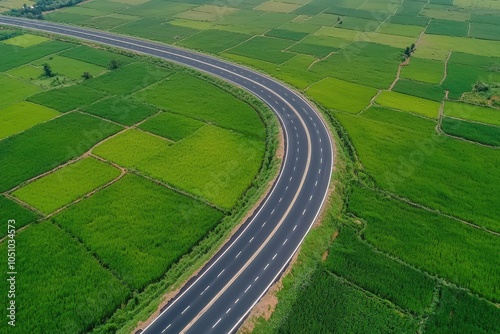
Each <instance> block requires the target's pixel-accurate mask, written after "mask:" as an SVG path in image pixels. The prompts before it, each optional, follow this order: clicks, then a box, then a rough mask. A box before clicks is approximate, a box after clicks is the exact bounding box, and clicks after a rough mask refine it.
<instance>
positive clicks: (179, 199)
mask: <svg viewBox="0 0 500 334" xmlns="http://www.w3.org/2000/svg"><path fill="white" fill-rule="evenodd" d="M221 218H222V213H221V212H220V211H218V210H216V209H214V208H211V207H209V206H207V205H206V204H203V203H200V202H197V201H195V200H193V199H191V198H189V197H186V196H184V195H181V194H178V193H176V192H174V191H173V190H170V189H167V188H165V187H162V186H159V185H156V184H154V183H153V182H151V181H149V180H146V179H144V178H141V177H139V176H135V175H126V176H125V177H124V178H123V179H121V180H120V181H118V182H116V183H114V184H113V185H111V186H109V187H107V188H105V189H103V190H102V191H100V192H98V193H97V194H96V195H94V196H92V197H89V198H87V199H85V200H83V201H82V202H80V203H78V204H76V205H75V206H73V207H71V208H69V209H67V210H65V211H64V212H62V213H61V214H59V215H58V216H56V217H55V221H56V222H57V223H58V224H60V225H61V226H62V227H63V228H64V229H66V230H68V231H69V232H70V233H71V234H73V235H76V236H77V237H78V238H79V239H80V240H82V241H83V242H84V243H85V244H86V245H87V247H89V248H90V249H91V250H92V252H94V253H95V254H96V255H97V257H98V258H99V259H100V261H102V262H103V263H105V264H106V266H108V267H109V268H110V269H111V271H112V272H113V273H115V274H116V275H118V276H119V277H120V278H121V279H122V280H123V281H125V282H126V283H127V284H128V286H130V287H131V288H133V289H139V290H141V289H143V288H144V286H145V285H146V284H148V283H151V282H154V281H156V280H158V279H159V278H160V276H161V275H162V274H163V273H164V272H165V271H166V270H167V269H168V268H169V267H170V266H171V265H172V264H173V263H174V262H175V261H176V260H178V259H179V257H181V256H182V255H183V254H185V253H186V252H187V251H189V249H190V248H191V247H192V246H193V245H194V244H196V243H197V242H198V241H199V240H200V239H201V238H203V237H204V236H205V235H206V233H207V232H208V231H209V230H210V229H211V228H213V227H214V226H215V224H217V222H218V221H219V220H220V219H221ZM110 240H112V242H110Z"/></svg>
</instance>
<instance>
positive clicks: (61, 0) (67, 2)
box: [6, 0, 83, 19]
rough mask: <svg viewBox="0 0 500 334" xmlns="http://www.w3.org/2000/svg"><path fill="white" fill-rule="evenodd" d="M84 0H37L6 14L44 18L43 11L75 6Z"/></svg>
mask: <svg viewBox="0 0 500 334" xmlns="http://www.w3.org/2000/svg"><path fill="white" fill-rule="evenodd" d="M82 1H83V0H36V3H35V4H34V5H33V6H28V5H26V4H24V5H23V7H22V8H19V9H11V10H9V11H8V12H7V13H6V14H7V15H11V16H24V17H28V18H36V19H43V12H46V11H49V10H54V9H58V8H62V7H70V6H74V5H76V4H78V3H80V2H82Z"/></svg>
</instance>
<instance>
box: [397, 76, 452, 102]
mask: <svg viewBox="0 0 500 334" xmlns="http://www.w3.org/2000/svg"><path fill="white" fill-rule="evenodd" d="M392 90H393V91H395V92H398V93H403V94H406V95H413V96H416V97H421V98H423V99H428V100H433V101H436V102H441V101H443V98H444V95H445V90H444V89H443V87H441V86H437V85H431V84H427V83H424V82H418V81H411V80H405V79H399V80H398V81H397V82H396V85H394V87H393V89H392Z"/></svg>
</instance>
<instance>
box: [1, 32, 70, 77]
mask: <svg viewBox="0 0 500 334" xmlns="http://www.w3.org/2000/svg"><path fill="white" fill-rule="evenodd" d="M14 38H15V37H14ZM72 46H74V44H70V43H65V42H60V41H50V42H46V43H42V44H39V45H34V46H31V47H27V48H21V47H17V46H13V45H7V44H5V43H0V54H2V62H1V63H0V72H3V71H7V70H10V69H12V68H14V67H18V66H21V65H24V64H27V63H29V62H32V61H34V60H37V59H40V58H42V57H45V56H48V55H50V54H52V53H55V52H59V51H62V50H65V49H69V48H70V47H72Z"/></svg>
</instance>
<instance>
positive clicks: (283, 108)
mask: <svg viewBox="0 0 500 334" xmlns="http://www.w3.org/2000/svg"><path fill="white" fill-rule="evenodd" d="M281 110H283V111H285V107H281ZM289 116H290V115H289Z"/></svg>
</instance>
